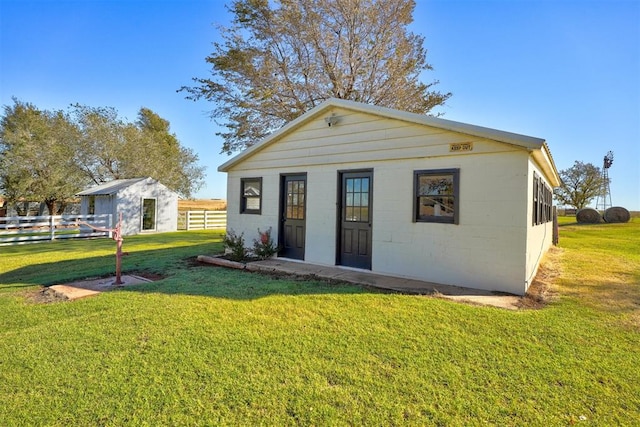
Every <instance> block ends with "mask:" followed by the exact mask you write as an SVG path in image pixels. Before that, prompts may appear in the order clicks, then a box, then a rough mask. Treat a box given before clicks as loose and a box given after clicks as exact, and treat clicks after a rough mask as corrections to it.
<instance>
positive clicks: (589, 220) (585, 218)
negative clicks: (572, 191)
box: [576, 208, 602, 224]
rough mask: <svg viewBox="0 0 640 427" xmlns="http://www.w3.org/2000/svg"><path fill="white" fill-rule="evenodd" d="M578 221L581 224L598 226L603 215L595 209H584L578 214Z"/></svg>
mask: <svg viewBox="0 0 640 427" xmlns="http://www.w3.org/2000/svg"><path fill="white" fill-rule="evenodd" d="M576 220H577V221H578V223H579V224H598V223H599V222H602V215H600V212H598V211H597V210H595V209H592V208H583V209H580V210H579V211H578V212H577V213H576Z"/></svg>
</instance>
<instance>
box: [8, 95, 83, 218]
mask: <svg viewBox="0 0 640 427" xmlns="http://www.w3.org/2000/svg"><path fill="white" fill-rule="evenodd" d="M13 101H14V104H13V105H11V106H5V107H4V114H3V116H2V119H1V121H0V190H1V191H2V192H3V193H4V195H5V197H6V198H7V199H8V200H9V201H11V202H17V201H19V200H21V199H23V200H28V201H42V202H44V203H45V204H46V205H47V208H48V210H49V213H50V214H51V215H57V214H59V213H60V212H61V211H62V210H64V207H65V204H66V203H67V201H68V199H69V198H71V197H73V196H74V195H75V194H76V193H78V191H80V190H81V189H82V188H83V186H84V185H85V184H86V183H87V180H86V178H85V177H84V175H83V174H82V172H81V170H80V169H79V168H78V167H77V166H76V165H75V163H74V151H73V144H71V143H70V142H71V141H73V140H75V139H76V138H77V135H78V129H77V128H76V126H74V124H73V123H72V122H71V121H70V120H69V117H68V115H66V114H65V113H64V112H62V111H41V110H39V109H38V108H36V107H35V106H34V105H32V104H29V103H24V102H20V101H18V100H17V99H15V98H14V99H13Z"/></svg>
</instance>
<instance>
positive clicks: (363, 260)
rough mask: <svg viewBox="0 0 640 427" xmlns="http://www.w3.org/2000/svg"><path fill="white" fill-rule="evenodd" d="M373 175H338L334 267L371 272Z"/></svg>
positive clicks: (354, 173)
mask: <svg viewBox="0 0 640 427" xmlns="http://www.w3.org/2000/svg"><path fill="white" fill-rule="evenodd" d="M372 193H373V172H372V171H370V170H369V171H358V172H342V173H341V177H340V222H339V238H340V241H339V243H338V247H339V251H338V264H340V265H345V266H349V267H356V268H364V269H368V270H371V231H372V228H371V219H372V218H371V209H372V203H371V202H372V197H371V196H372Z"/></svg>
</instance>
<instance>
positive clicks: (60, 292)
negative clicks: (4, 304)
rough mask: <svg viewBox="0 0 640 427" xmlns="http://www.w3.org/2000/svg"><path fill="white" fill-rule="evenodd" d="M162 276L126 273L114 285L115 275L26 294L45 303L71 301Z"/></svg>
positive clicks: (54, 286) (53, 286) (29, 298)
mask: <svg viewBox="0 0 640 427" xmlns="http://www.w3.org/2000/svg"><path fill="white" fill-rule="evenodd" d="M161 278H163V277H162V276H161V275H159V274H153V273H142V274H139V275H133V274H126V275H123V276H122V278H121V279H122V280H121V281H122V284H119V285H116V283H115V282H116V278H115V276H108V277H100V278H92V279H85V280H78V281H75V282H70V283H64V284H60V285H52V286H48V287H45V288H43V289H40V290H38V291H35V292H31V293H30V294H29V295H27V298H28V300H29V301H30V302H33V303H37V304H46V303H52V302H61V301H72V300H76V299H80V298H86V297H90V296H94V295H98V294H100V293H102V292H107V291H111V290H114V289H121V288H123V287H127V286H135V285H140V284H144V283H150V282H153V281H155V280H159V279H161Z"/></svg>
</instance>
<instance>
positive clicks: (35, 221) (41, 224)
mask: <svg viewBox="0 0 640 427" xmlns="http://www.w3.org/2000/svg"><path fill="white" fill-rule="evenodd" d="M83 222H85V223H88V224H91V225H92V226H94V227H100V228H111V227H113V218H112V215H111V214H104V215H54V216H49V215H47V216H13V217H4V218H0V246H1V245H13V244H21V243H30V242H38V241H43V240H56V239H74V238H80V237H110V235H111V234H110V233H109V232H106V231H96V230H93V229H92V228H91V227H89V226H87V225H83V224H82V223H83Z"/></svg>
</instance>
